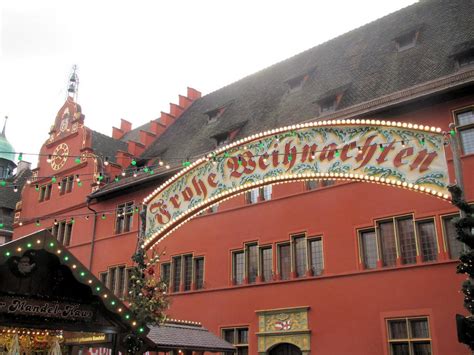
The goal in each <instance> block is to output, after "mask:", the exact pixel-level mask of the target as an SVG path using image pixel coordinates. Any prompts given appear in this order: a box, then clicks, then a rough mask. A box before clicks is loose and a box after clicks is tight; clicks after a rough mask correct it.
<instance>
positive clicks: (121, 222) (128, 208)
mask: <svg viewBox="0 0 474 355" xmlns="http://www.w3.org/2000/svg"><path fill="white" fill-rule="evenodd" d="M133 205H134V204H133V201H130V202H127V203H123V204H120V205H118V206H117V214H116V217H115V234H120V233H126V232H130V230H131V228H132V222H133Z"/></svg>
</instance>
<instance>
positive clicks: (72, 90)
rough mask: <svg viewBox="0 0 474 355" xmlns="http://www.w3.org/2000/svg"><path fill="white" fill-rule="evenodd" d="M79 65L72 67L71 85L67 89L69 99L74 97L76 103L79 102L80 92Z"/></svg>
mask: <svg viewBox="0 0 474 355" xmlns="http://www.w3.org/2000/svg"><path fill="white" fill-rule="evenodd" d="M76 72H77V65H76V64H74V65H73V66H72V72H71V75H70V76H69V85H68V89H67V93H68V96H69V97H72V98H73V99H74V101H76V102H77V95H78V91H79V77H78V76H77V73H76Z"/></svg>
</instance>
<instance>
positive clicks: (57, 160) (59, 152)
mask: <svg viewBox="0 0 474 355" xmlns="http://www.w3.org/2000/svg"><path fill="white" fill-rule="evenodd" d="M68 154H69V147H68V146H67V144H66V143H61V144H60V145H58V146H57V147H56V149H55V150H54V153H53V157H52V159H51V167H52V168H53V170H59V169H61V168H62V167H63V166H64V164H66V161H67V156H68Z"/></svg>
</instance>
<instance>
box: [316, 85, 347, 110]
mask: <svg viewBox="0 0 474 355" xmlns="http://www.w3.org/2000/svg"><path fill="white" fill-rule="evenodd" d="M350 87H351V83H347V84H345V85H342V86H339V87H337V88H335V89H332V90H329V91H327V92H326V93H325V94H324V95H323V96H321V97H320V98H319V99H318V100H316V101H313V103H316V104H318V106H319V114H320V115H325V114H329V113H331V112H334V111H336V110H337V109H338V108H339V105H340V103H341V101H342V98H343V96H344V94H345V92H346V91H347V90H349V88H350Z"/></svg>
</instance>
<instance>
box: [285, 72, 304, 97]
mask: <svg viewBox="0 0 474 355" xmlns="http://www.w3.org/2000/svg"><path fill="white" fill-rule="evenodd" d="M308 77H309V75H308V74H304V75H299V76H297V77H295V78H292V79H289V80H287V81H286V84H287V85H288V92H290V93H291V92H295V91H299V90H301V89H302V88H303V85H304V83H305V82H306V80H308Z"/></svg>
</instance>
